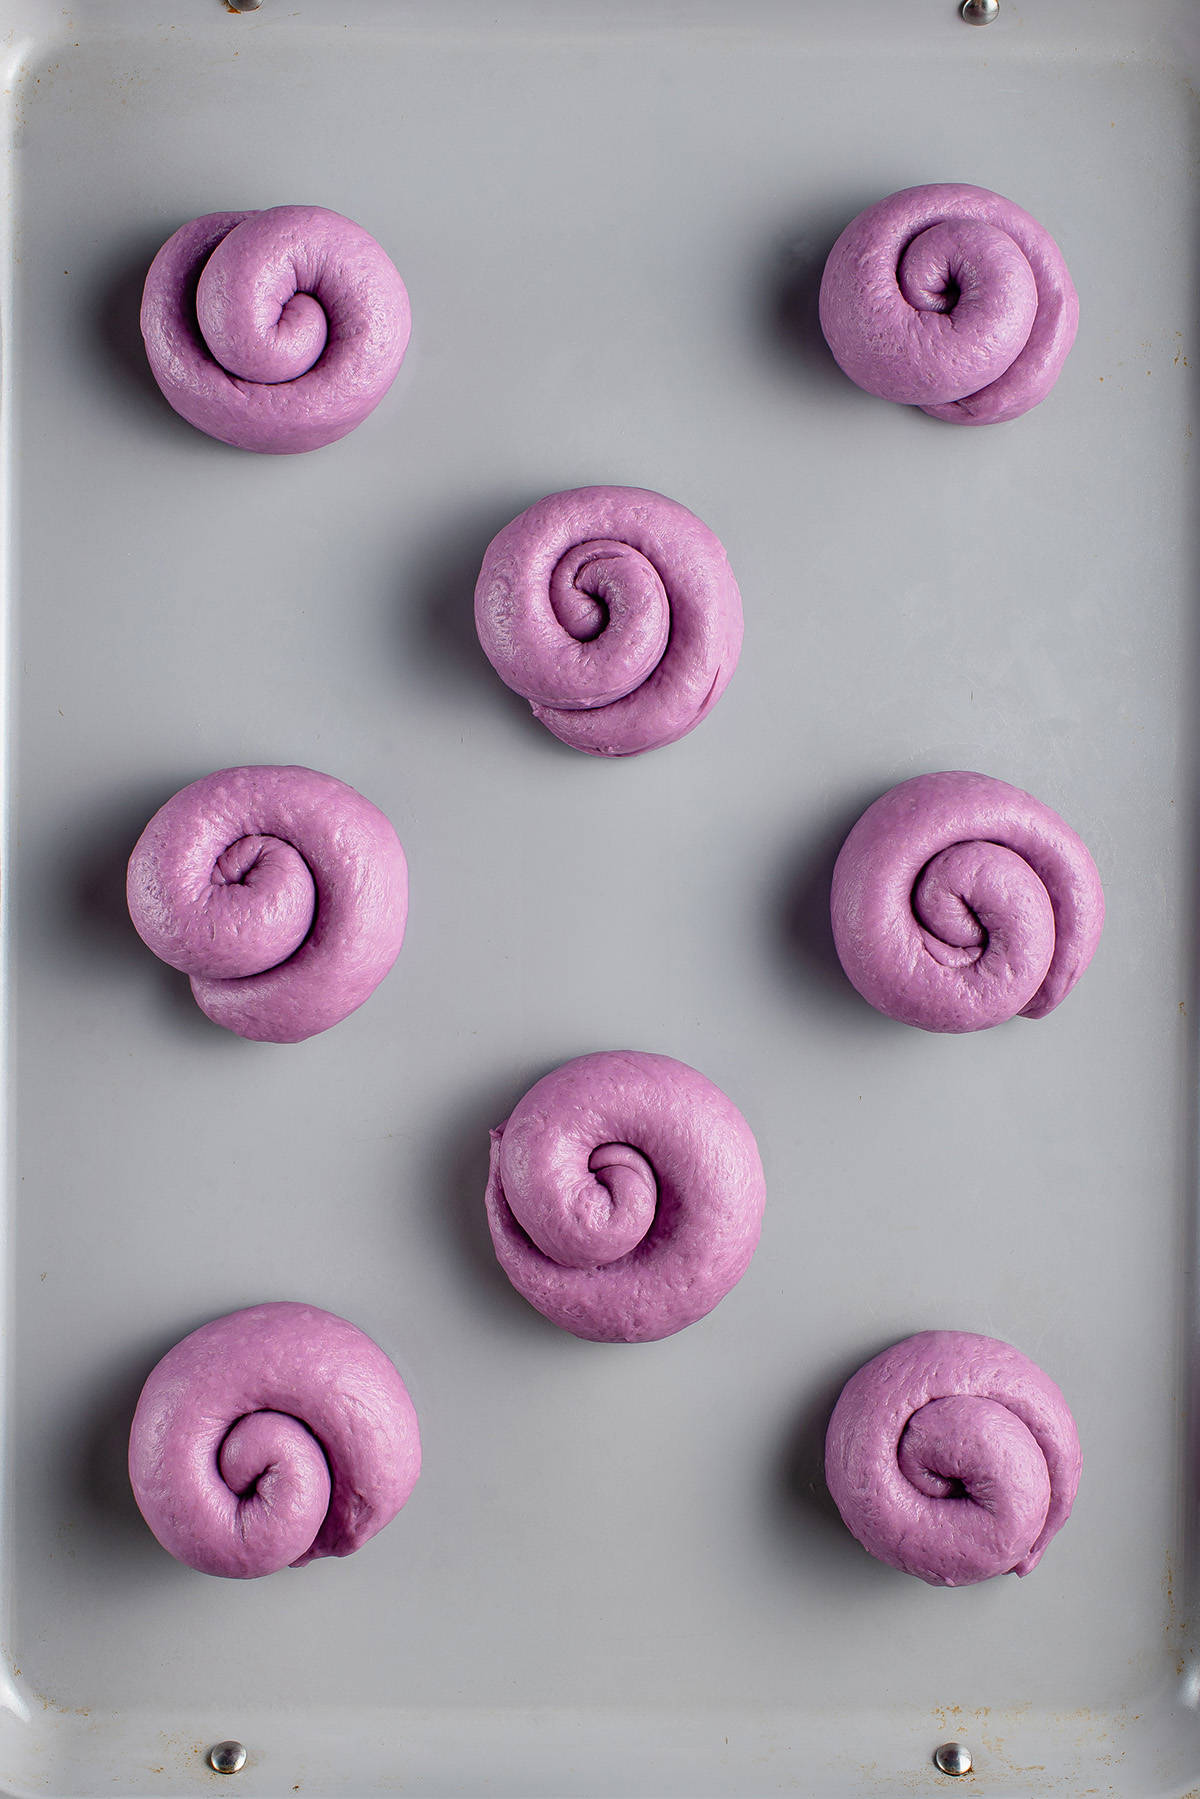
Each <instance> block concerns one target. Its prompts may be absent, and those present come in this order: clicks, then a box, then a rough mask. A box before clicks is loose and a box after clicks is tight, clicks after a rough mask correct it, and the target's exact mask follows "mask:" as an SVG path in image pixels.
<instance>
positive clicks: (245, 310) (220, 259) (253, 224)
mask: <svg viewBox="0 0 1200 1799" xmlns="http://www.w3.org/2000/svg"><path fill="white" fill-rule="evenodd" d="M271 230H272V227H271V222H270V219H269V215H268V216H267V217H266V218H264V215H262V214H257V215H254V216H253V217H251V218H248V219H244V220H243V221H242V222H241V223H240V224H238V225H235V226H234V227H233V229H232V231H230V232H228V233H227V234H226V236H225V237H223V238H222V239H221V241H220V243H218V244H217V246H216V248H215V249H214V250H212V251H211V253H210V254H209V257H208V260H207V262H206V263H205V265H204V267H203V269H202V270H201V272H200V278H199V280H198V282H197V284H196V322H197V324H198V325H199V327H200V333H201V336H202V337H203V338H204V341H205V343H206V344H207V345H208V348H209V351H210V353H211V355H212V357H213V360H214V361H215V362H218V363H220V365H221V367H222V368H223V369H224V370H225V372H226V374H229V375H233V376H235V377H237V378H238V379H240V380H243V381H253V382H255V383H256V384H258V385H261V386H279V385H281V384H282V383H283V382H285V381H296V380H298V379H299V378H300V376H301V375H306V374H307V373H308V371H309V369H311V368H312V367H313V366H314V364H315V363H317V362H318V361H319V360H320V358H321V356H322V354H323V352H324V350H325V346H326V344H327V342H328V341H329V320H328V318H327V317H326V314H325V308H324V307H323V306H322V305H321V302H320V301H319V300H318V299H317V298H316V297H315V295H313V294H310V293H306V292H303V291H300V290H298V288H297V278H296V273H295V270H294V268H293V267H292V265H291V260H290V257H289V256H288V255H287V253H286V252H284V253H282V254H281V253H280V250H279V248H278V246H277V245H276V243H275V242H274V240H273V237H272V235H271ZM248 251H249V252H250V254H249V255H248V254H247V252H248Z"/></svg>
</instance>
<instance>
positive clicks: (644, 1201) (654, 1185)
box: [506, 1143, 659, 1268]
mask: <svg viewBox="0 0 1200 1799" xmlns="http://www.w3.org/2000/svg"><path fill="white" fill-rule="evenodd" d="M506 1197H507V1199H508V1204H509V1208H510V1210H511V1212H512V1214H513V1217H514V1218H515V1219H516V1220H517V1223H518V1224H519V1225H520V1226H521V1229H522V1230H523V1231H524V1232H525V1234H526V1236H527V1237H529V1238H530V1240H531V1241H532V1242H533V1243H534V1244H536V1246H537V1247H538V1249H540V1250H541V1252H542V1254H543V1255H545V1256H549V1258H550V1260H551V1261H552V1262H557V1263H558V1264H559V1266H560V1267H563V1268H603V1267H605V1266H607V1264H609V1263H610V1262H619V1261H620V1260H621V1258H622V1257H623V1256H627V1255H629V1254H630V1252H631V1251H632V1250H634V1249H636V1248H637V1246H638V1244H639V1243H641V1242H642V1241H643V1239H644V1238H645V1237H646V1236H647V1234H648V1233H649V1231H650V1228H651V1226H652V1225H653V1223H654V1221H655V1218H656V1216H657V1214H658V1198H659V1189H658V1178H657V1176H656V1175H655V1172H654V1169H653V1167H652V1166H651V1164H650V1162H649V1161H648V1160H647V1159H646V1157H645V1156H644V1155H642V1153H641V1151H640V1150H637V1149H634V1148H633V1147H632V1145H631V1144H628V1143H602V1144H600V1145H599V1147H598V1148H596V1149H594V1150H593V1151H592V1152H591V1155H590V1156H589V1157H588V1160H587V1166H586V1168H583V1169H581V1168H578V1167H575V1168H567V1169H563V1170H561V1171H560V1172H559V1173H558V1175H557V1177H556V1178H555V1179H553V1180H547V1179H545V1178H544V1177H543V1178H542V1179H540V1180H537V1181H530V1182H529V1183H522V1184H521V1186H520V1188H519V1190H518V1191H517V1192H515V1193H514V1192H506Z"/></svg>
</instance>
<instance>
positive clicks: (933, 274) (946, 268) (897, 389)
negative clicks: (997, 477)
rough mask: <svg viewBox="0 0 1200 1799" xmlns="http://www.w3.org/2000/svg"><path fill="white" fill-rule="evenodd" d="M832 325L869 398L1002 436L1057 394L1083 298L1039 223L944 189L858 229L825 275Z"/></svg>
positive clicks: (878, 210)
mask: <svg viewBox="0 0 1200 1799" xmlns="http://www.w3.org/2000/svg"><path fill="white" fill-rule="evenodd" d="M820 311H821V329H822V330H823V331H824V333H825V340H826V342H827V343H828V345H829V348H830V349H831V350H832V351H833V354H834V356H835V358H836V359H837V361H838V363H839V364H840V366H841V367H842V368H843V369H844V370H845V372H846V374H847V375H849V377H850V379H851V380H852V381H853V382H855V383H857V385H858V386H859V387H862V388H865V389H866V391H867V392H868V393H869V394H878V395H879V397H880V398H881V399H884V400H898V401H900V402H901V403H902V404H904V405H907V406H919V407H921V409H922V411H924V412H928V413H930V414H931V415H932V416H933V417H934V418H939V419H949V420H950V422H951V423H952V424H956V425H993V424H999V423H1001V422H1002V421H1003V420H1005V419H1015V418H1020V416H1021V414H1022V413H1023V412H1028V411H1029V410H1030V408H1031V407H1033V406H1036V405H1037V404H1038V402H1039V401H1040V400H1044V399H1045V397H1046V395H1047V394H1048V393H1049V392H1050V389H1051V388H1052V387H1053V386H1054V383H1055V382H1056V381H1057V379H1058V376H1059V371H1060V370H1061V368H1062V365H1063V363H1064V362H1065V361H1066V359H1067V352H1068V350H1069V349H1070V348H1071V345H1072V344H1073V343H1074V341H1075V331H1076V327H1077V326H1078V323H1079V296H1078V295H1077V294H1076V292H1075V289H1074V286H1073V285H1072V282H1071V277H1070V275H1069V274H1068V273H1067V265H1066V263H1065V262H1064V261H1063V259H1062V254H1061V252H1060V250H1059V248H1058V245H1057V244H1056V243H1055V241H1054V239H1053V238H1052V237H1051V236H1050V234H1049V232H1048V231H1046V230H1044V229H1043V227H1042V226H1041V225H1039V224H1038V222H1037V220H1036V219H1032V218H1030V216H1029V214H1028V213H1027V212H1022V210H1021V208H1020V207H1019V206H1014V205H1013V203H1012V201H1011V200H1005V199H1003V198H1002V197H1001V195H999V194H993V193H991V192H989V190H988V189H987V188H985V187H966V186H963V185H961V184H960V183H958V182H935V183H934V184H933V185H931V186H929V187H908V188H905V189H904V190H903V192H902V193H898V194H892V195H891V197H890V198H889V199H887V200H880V201H879V202H878V203H877V204H876V205H874V206H868V207H867V209H866V211H865V212H860V213H859V215H858V217H857V218H856V219H852V220H851V222H850V223H849V224H848V225H847V227H846V229H845V230H844V231H843V232H842V235H841V236H840V237H839V238H838V240H837V243H836V244H835V245H834V246H833V249H832V250H831V251H830V253H829V260H828V262H827V263H826V264H825V273H824V275H823V276H822V278H821V300H820Z"/></svg>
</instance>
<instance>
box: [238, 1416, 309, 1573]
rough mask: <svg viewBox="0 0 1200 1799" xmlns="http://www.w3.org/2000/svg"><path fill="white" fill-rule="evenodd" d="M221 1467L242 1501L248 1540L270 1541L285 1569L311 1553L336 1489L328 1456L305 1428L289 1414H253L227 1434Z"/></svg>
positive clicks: (240, 1509) (240, 1514)
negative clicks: (260, 1539) (307, 1553)
mask: <svg viewBox="0 0 1200 1799" xmlns="http://www.w3.org/2000/svg"><path fill="white" fill-rule="evenodd" d="M218 1466H219V1468H220V1471H221V1479H222V1480H223V1481H224V1482H225V1485H226V1486H227V1487H228V1488H229V1490H230V1492H231V1493H233V1494H234V1495H235V1496H236V1498H237V1501H238V1505H237V1518H238V1528H239V1531H240V1533H241V1535H242V1538H243V1540H245V1541H247V1542H249V1543H253V1542H254V1541H255V1539H256V1538H265V1537H267V1536H269V1537H270V1539H271V1540H272V1542H273V1544H276V1545H277V1546H278V1549H277V1553H278V1556H279V1558H280V1565H281V1566H287V1565H290V1564H291V1563H293V1562H295V1561H297V1560H299V1559H300V1557H302V1556H304V1555H305V1554H306V1552H307V1551H308V1550H309V1549H311V1547H312V1545H313V1543H314V1542H315V1541H316V1539H317V1536H318V1534H319V1532H320V1530H321V1526H322V1525H323V1524H324V1522H325V1519H326V1516H327V1514H328V1512H329V1502H330V1498H331V1495H332V1491H333V1484H332V1480H331V1478H330V1473H329V1463H328V1460H327V1458H326V1455H325V1451H324V1449H323V1448H322V1446H321V1444H320V1442H319V1441H318V1440H317V1438H316V1437H315V1436H314V1435H313V1434H312V1432H311V1431H310V1430H309V1428H308V1426H307V1425H306V1424H304V1423H303V1422H302V1421H301V1420H300V1419H299V1418H294V1417H292V1416H291V1415H290V1414H288V1413H286V1412H249V1413H247V1414H246V1415H245V1416H244V1417H241V1418H238V1419H237V1420H236V1421H235V1422H234V1423H233V1424H232V1425H231V1426H230V1428H229V1430H228V1431H227V1432H226V1434H225V1437H224V1439H223V1441H222V1443H221V1447H220V1451H219V1454H218Z"/></svg>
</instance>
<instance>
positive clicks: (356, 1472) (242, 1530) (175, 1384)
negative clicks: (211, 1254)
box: [129, 1301, 421, 1580]
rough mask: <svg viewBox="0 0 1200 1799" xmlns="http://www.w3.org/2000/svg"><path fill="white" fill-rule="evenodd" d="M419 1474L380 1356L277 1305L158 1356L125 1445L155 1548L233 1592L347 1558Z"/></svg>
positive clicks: (334, 1328) (407, 1418)
mask: <svg viewBox="0 0 1200 1799" xmlns="http://www.w3.org/2000/svg"><path fill="white" fill-rule="evenodd" d="M420 1470H421V1441H420V1434H419V1432H418V1428H417V1415H416V1412H415V1411H414V1409H413V1404H412V1400H411V1399H410V1398H409V1396H408V1390H407V1388H406V1387H405V1385H404V1382H403V1381H402V1380H401V1378H400V1375H399V1374H398V1373H397V1371H396V1369H395V1367H394V1366H393V1365H392V1362H391V1361H390V1360H389V1358H388V1357H387V1356H386V1355H385V1354H384V1352H383V1350H382V1349H380V1347H379V1345H378V1344H377V1343H374V1342H373V1341H372V1340H371V1338H370V1337H368V1336H366V1335H365V1334H364V1332H362V1331H360V1330H359V1329H358V1328H357V1326H355V1325H353V1324H349V1323H347V1321H346V1320H345V1319H344V1318H338V1317H336V1316H335V1315H334V1314H333V1313H332V1312H323V1311H320V1310H319V1309H318V1308H317V1307H316V1306H309V1305H299V1304H296V1303H293V1302H291V1301H278V1302H275V1303H272V1304H268V1305H257V1306H249V1307H247V1308H246V1309H245V1310H244V1311H240V1312H231V1313H229V1314H228V1316H227V1317H224V1318H217V1319H214V1320H213V1322H212V1323H211V1324H205V1325H202V1326H201V1327H200V1329H199V1330H195V1331H193V1332H192V1333H191V1335H190V1336H188V1337H185V1338H184V1339H183V1340H182V1342H180V1343H177V1344H176V1345H175V1347H174V1349H171V1350H168V1352H167V1354H166V1355H165V1356H164V1357H163V1358H162V1360H161V1362H159V1363H158V1365H157V1366H156V1367H155V1368H154V1369H153V1371H152V1372H151V1374H150V1377H149V1379H148V1380H147V1382H146V1384H145V1386H144V1387H143V1389H142V1394H141V1398H140V1399H139V1400H138V1404H137V1410H136V1412H135V1413H134V1419H133V1428H132V1431H131V1433H130V1438H129V1478H130V1482H131V1484H132V1486H133V1491H134V1497H135V1498H136V1500H137V1503H138V1506H139V1508H140V1510H141V1513H142V1516H143V1517H144V1518H145V1520H146V1522H147V1524H148V1525H149V1526H150V1529H151V1530H152V1531H153V1532H154V1535H155V1536H156V1537H157V1538H158V1540H159V1542H160V1543H161V1544H162V1546H163V1548H164V1549H166V1550H168V1551H169V1552H170V1554H171V1555H173V1556H174V1557H175V1558H176V1559H177V1560H178V1561H181V1562H186V1564H187V1565H188V1567H189V1568H195V1569H197V1570H199V1572H200V1573H202V1574H221V1575H225V1576H227V1577H229V1578H230V1579H234V1580H251V1579H254V1578H255V1577H256V1576H258V1575H261V1574H273V1573H275V1572H276V1571H277V1570H279V1569H280V1568H286V1567H293V1568H301V1567H303V1566H304V1564H305V1563H306V1562H311V1561H315V1560H317V1559H318V1558H319V1557H321V1556H327V1555H338V1556H342V1555H350V1554H352V1553H353V1551H354V1550H356V1549H358V1548H361V1546H362V1545H363V1544H364V1543H365V1542H367V1541H368V1540H369V1539H370V1538H371V1537H373V1536H375V1534H376V1533H377V1532H378V1531H381V1530H382V1529H383V1527H384V1525H385V1524H388V1523H390V1521H391V1520H392V1519H393V1518H394V1517H395V1515H396V1513H397V1512H398V1511H399V1510H400V1508H401V1506H402V1505H404V1503H405V1501H406V1500H407V1499H408V1496H409V1494H410V1493H411V1492H412V1489H413V1486H414V1484H415V1483H416V1479H417V1476H418V1474H419V1473H420Z"/></svg>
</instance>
